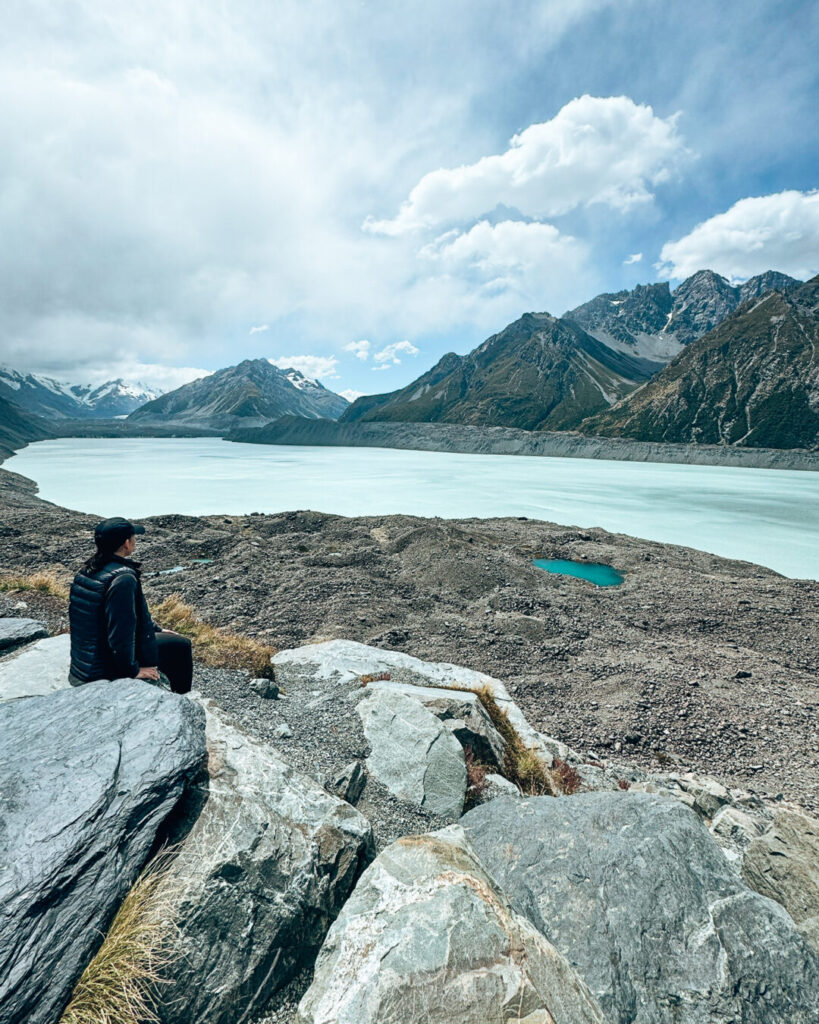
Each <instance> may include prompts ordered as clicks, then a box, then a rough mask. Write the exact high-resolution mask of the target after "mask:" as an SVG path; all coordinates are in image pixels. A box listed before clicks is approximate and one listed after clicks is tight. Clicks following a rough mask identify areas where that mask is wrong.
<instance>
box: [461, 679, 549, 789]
mask: <svg viewBox="0 0 819 1024" xmlns="http://www.w3.org/2000/svg"><path fill="white" fill-rule="evenodd" d="M475 693H477V695H478V699H479V700H480V702H481V704H482V705H483V706H484V708H485V709H486V713H487V714H488V715H489V717H490V718H491V719H492V724H493V725H494V726H495V728H496V729H497V730H498V732H499V733H500V734H501V736H502V737H503V738H504V740H505V741H506V760H505V763H504V766H503V769H504V775H505V776H506V778H507V779H509V781H510V782H514V783H515V785H516V786H517V787H518V789H519V790H520V791H521V793H524V794H525V795H526V796H557V795H558V794H559V793H560V792H561V789H560V786H559V783H558V780H557V779H556V778H555V777H554V776H553V775H552V773H551V772H550V771H549V770H548V768H546V766H545V765H544V764H543V762H542V761H541V759H540V758H539V757H538V755H537V753H536V751H534V750H532V749H531V748H530V747H527V746H526V744H525V743H524V742H523V740H522V739H521V738H520V735H519V734H518V731H517V729H516V728H515V727H514V725H512V723H511V722H510V721H509V716H508V715H507V714H506V712H505V711H504V710H503V708H502V707H500V706H499V705H498V702H497V701H496V700H495V697H494V694H493V693H492V690H491V689H490V688H489V687H488V686H482V687H481V688H480V689H478V690H475Z"/></svg>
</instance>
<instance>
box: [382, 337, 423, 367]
mask: <svg viewBox="0 0 819 1024" xmlns="http://www.w3.org/2000/svg"><path fill="white" fill-rule="evenodd" d="M418 351H419V350H418V349H417V348H416V347H415V345H413V343H412V342H411V341H395V342H393V343H392V344H391V345H386V346H385V347H384V348H382V349H381V351H380V352H375V353H374V354H373V360H374V361H375V362H376V363H382V364H386V365H390V364H391V365H393V366H400V365H401V359H400V358H399V356H400V355H407V356H417V355H418ZM379 369H380V367H379Z"/></svg>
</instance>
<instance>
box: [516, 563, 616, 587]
mask: <svg viewBox="0 0 819 1024" xmlns="http://www.w3.org/2000/svg"><path fill="white" fill-rule="evenodd" d="M532 565H535V566H537V568H538V569H545V570H546V572H555V573H557V574H558V575H560V576H576V577H577V578H578V579H579V580H588V581H589V583H594V585H595V586H597V587H616V586H619V585H620V584H621V583H622V582H623V580H624V579H625V577H624V576H623V574H622V573H619V572H618V571H617V570H616V569H612V567H611V566H610V565H603V564H602V563H600V562H571V561H569V560H568V559H566V558H533V559H532Z"/></svg>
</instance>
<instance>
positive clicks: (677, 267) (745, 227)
mask: <svg viewBox="0 0 819 1024" xmlns="http://www.w3.org/2000/svg"><path fill="white" fill-rule="evenodd" d="M657 267H658V269H659V271H660V276H661V277H665V278H671V277H674V278H684V277H688V276H689V275H691V274H693V273H694V272H695V271H697V270H702V269H704V268H708V269H710V270H715V271H717V273H719V274H723V275H724V276H725V277H728V278H732V279H734V280H744V279H745V278H748V277H752V276H753V275H754V274H759V273H762V271H764V270H779V271H781V272H782V273H785V274H790V275H792V276H793V277H798V278H808V277H812V276H813V275H814V274H816V273H817V271H819V190H817V189H814V190H813V191H810V192H798V191H796V190H794V189H791V190H788V191H785V192H776V193H774V194H773V195H768V196H751V197H749V198H747V199H740V200H739V201H738V202H736V203H734V205H733V206H732V207H731V208H730V209H728V210H726V211H725V212H724V213H719V214H717V215H716V216H714V217H710V218H709V219H708V220H706V221H703V222H702V223H701V224H698V225H697V226H696V227H695V228H694V230H693V231H691V232H690V233H689V234H687V235H685V236H684V237H683V238H680V239H678V240H677V241H676V242H667V243H666V244H665V245H664V246H663V248H662V250H661V252H660V263H659V264H657Z"/></svg>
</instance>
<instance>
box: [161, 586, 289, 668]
mask: <svg viewBox="0 0 819 1024" xmlns="http://www.w3.org/2000/svg"><path fill="white" fill-rule="evenodd" d="M153 615H154V617H155V618H156V621H157V623H158V624H159V625H160V626H164V627H165V628H166V629H173V630H176V632H177V633H181V634H182V635H183V636H187V637H190V639H191V642H192V643H193V649H194V656H195V657H196V658H197V659H198V660H199V661H202V662H204V663H205V664H206V665H210V666H211V667H212V668H244V669H248V670H249V671H250V672H252V673H253V675H254V676H256V677H263V678H265V679H272V678H273V666H272V665H271V664H270V659H271V657H272V656H273V655H274V654H275V653H276V649H275V648H274V647H270V646H269V645H268V644H263V643H260V642H259V641H258V640H254V639H253V638H252V637H249V636H242V635H241V634H240V633H231V632H229V631H228V630H225V629H219V628H217V627H216V626H211V625H209V624H208V623H207V622H203V621H202V620H201V619H200V618H197V616H196V613H195V612H194V610H193V608H191V606H190V605H187V604H185V603H184V602H183V601H182V599H181V598H180V596H179V595H178V594H171V596H170V597H167V598H165V600H164V601H163V602H162V604H159V605H157V606H156V608H154V609H153Z"/></svg>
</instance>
